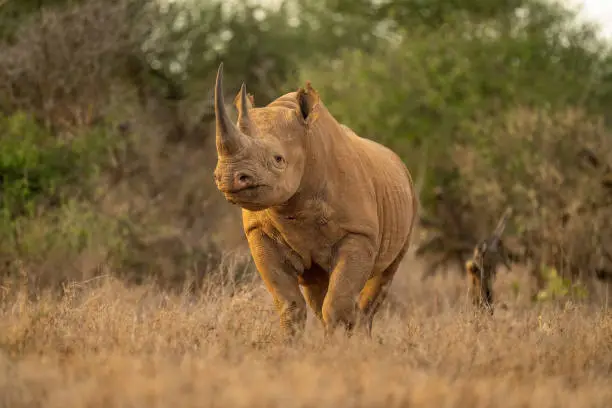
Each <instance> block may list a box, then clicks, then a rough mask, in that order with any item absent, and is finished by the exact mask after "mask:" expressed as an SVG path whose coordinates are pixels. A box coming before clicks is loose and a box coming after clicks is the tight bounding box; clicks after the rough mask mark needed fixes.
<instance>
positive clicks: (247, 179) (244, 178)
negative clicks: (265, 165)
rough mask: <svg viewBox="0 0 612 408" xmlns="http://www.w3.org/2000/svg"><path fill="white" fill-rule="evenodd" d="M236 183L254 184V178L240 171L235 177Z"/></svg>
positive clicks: (243, 184)
mask: <svg viewBox="0 0 612 408" xmlns="http://www.w3.org/2000/svg"><path fill="white" fill-rule="evenodd" d="M234 180H235V182H236V184H238V185H239V186H242V187H245V186H249V185H251V184H253V178H252V177H251V176H249V175H248V174H244V173H238V174H236V176H235V178H234Z"/></svg>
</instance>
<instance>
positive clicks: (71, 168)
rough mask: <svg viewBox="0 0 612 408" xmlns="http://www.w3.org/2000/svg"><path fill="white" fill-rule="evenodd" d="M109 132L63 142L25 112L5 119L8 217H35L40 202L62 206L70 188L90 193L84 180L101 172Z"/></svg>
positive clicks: (2, 176) (1, 136)
mask: <svg viewBox="0 0 612 408" xmlns="http://www.w3.org/2000/svg"><path fill="white" fill-rule="evenodd" d="M106 136H109V134H108V133H107V132H105V131H104V130H101V129H95V128H94V129H90V130H89V131H88V132H87V133H85V134H83V135H82V136H81V137H76V138H73V139H72V140H62V139H60V138H58V137H56V136H54V135H52V134H50V133H49V132H47V131H46V130H45V129H44V128H43V127H42V126H40V125H39V124H37V123H36V122H35V121H34V120H33V119H32V118H31V117H30V116H29V115H27V114H25V113H22V112H20V113H16V114H14V115H11V116H8V117H5V118H0V144H1V145H2V149H1V150H0V197H1V201H0V211H1V216H2V219H3V220H4V221H5V222H6V221H9V220H12V219H14V218H16V217H20V216H26V217H31V216H33V215H34V214H35V212H36V210H37V208H38V207H40V206H45V207H49V206H50V207H55V206H58V205H59V204H60V202H61V201H62V197H63V196H64V195H65V194H64V193H66V190H67V189H69V188H70V187H75V188H74V189H72V190H71V191H70V193H71V196H72V197H78V196H79V188H80V189H81V191H80V192H81V193H85V192H86V190H83V187H84V185H83V182H85V181H87V179H88V178H89V177H90V176H91V175H93V174H94V173H95V172H96V171H97V169H98V165H99V163H97V162H99V161H100V157H104V156H103V155H102V154H100V152H101V149H105V148H107V146H105V144H106V143H107V142H110V138H109V137H106ZM109 147H110V146H109ZM79 183H80V184H79Z"/></svg>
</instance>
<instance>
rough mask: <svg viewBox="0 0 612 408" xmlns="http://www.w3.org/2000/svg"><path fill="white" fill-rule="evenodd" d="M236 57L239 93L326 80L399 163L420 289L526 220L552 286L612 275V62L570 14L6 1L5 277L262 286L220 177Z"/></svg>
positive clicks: (1, 204)
mask: <svg viewBox="0 0 612 408" xmlns="http://www.w3.org/2000/svg"><path fill="white" fill-rule="evenodd" d="M221 61H223V62H224V66H225V74H226V82H225V90H226V92H227V93H228V95H227V97H228V98H233V96H234V95H235V93H236V92H237V91H238V88H239V85H240V83H241V82H242V81H245V82H246V84H247V86H248V89H249V91H250V92H251V93H253V94H254V96H255V102H256V104H257V105H264V104H266V103H268V102H270V101H271V100H273V99H275V98H276V97H278V96H280V95H281V94H283V93H285V92H290V91H293V90H295V89H297V88H298V87H300V86H302V85H303V84H304V83H305V81H307V80H311V81H312V84H313V86H314V87H315V88H316V89H317V90H318V91H319V92H320V93H321V95H322V97H323V100H324V102H325V103H326V105H327V106H328V108H329V109H330V111H331V112H332V114H334V115H335V116H336V118H337V119H338V120H340V121H341V122H343V123H345V124H347V125H348V126H350V127H352V128H353V129H354V130H355V131H356V132H357V133H358V134H360V135H361V136H363V137H367V138H371V139H374V140H377V141H380V142H381V143H384V144H385V145H387V146H389V147H391V148H393V149H394V150H395V151H396V152H398V154H400V155H401V156H402V158H403V159H404V161H405V163H406V164H407V166H408V167H409V169H410V170H411V171H412V173H413V176H414V179H415V180H416V182H417V186H418V189H419V198H420V201H421V204H422V207H423V208H422V211H421V217H422V219H421V225H420V228H419V229H418V236H416V237H415V245H416V246H417V247H418V251H417V255H418V256H419V257H422V258H423V259H425V260H426V262H427V265H429V267H428V268H427V269H426V270H425V271H423V274H424V276H425V277H426V276H431V275H433V274H435V273H437V271H438V270H440V267H444V266H452V267H454V268H455V270H461V266H462V263H463V262H464V261H465V260H466V258H467V257H468V256H469V255H470V253H471V251H472V248H473V247H474V245H475V244H476V243H477V242H478V241H479V240H481V239H483V238H485V237H486V236H487V234H489V233H490V232H491V231H492V230H493V228H494V226H495V223H496V222H497V219H498V218H499V216H500V215H501V213H502V212H503V210H504V208H506V207H507V206H511V207H512V208H513V216H512V218H511V221H510V223H509V225H508V228H507V230H506V232H505V235H504V237H505V238H504V245H505V246H504V247H505V248H506V249H507V252H508V253H509V254H511V255H512V259H513V260H514V261H515V262H516V263H519V264H521V263H522V264H524V265H527V266H528V267H529V268H531V270H532V272H533V274H534V276H535V277H536V280H537V281H539V282H540V284H542V279H540V278H541V276H542V275H543V272H542V271H544V270H549V269H550V268H554V270H555V271H556V272H558V274H559V275H560V276H563V277H565V278H566V279H570V280H581V281H593V282H601V281H602V280H604V281H605V280H606V279H610V278H612V273H611V272H610V271H612V256H611V255H610V252H611V249H610V248H611V247H610V245H611V244H612V236H611V229H610V225H609V223H610V215H611V209H610V204H611V200H612V191H611V190H610V188H611V186H612V175H611V173H610V169H609V163H612V155H611V149H610V145H611V142H612V140H611V139H610V135H611V134H612V133H611V132H610V126H611V124H610V119H612V118H611V117H610V115H611V112H612V111H611V110H610V108H611V107H612V54H611V52H610V44H609V43H608V42H606V41H605V40H603V39H601V38H599V37H598V35H597V30H596V28H595V27H594V26H592V25H591V24H590V23H587V22H584V21H583V20H580V19H577V18H576V14H575V12H574V11H572V10H570V9H568V8H566V7H564V6H562V5H560V4H557V3H553V2H550V1H543V0H500V1H491V0H452V1H450V0H429V1H426V0H403V1H400V0H377V1H374V0H286V1H276V2H267V3H265V4H264V3H262V2H255V1H246V0H234V1H232V2H227V1H223V0H209V1H205V0H201V1H194V0H184V1H174V2H168V1H161V0H160V1H154V0H73V1H71V0H45V1H43V0H0V115H1V116H0V274H1V275H2V277H3V279H5V280H6V281H11V280H13V281H14V280H19V281H26V282H27V283H28V284H29V285H30V286H31V287H32V288H40V287H61V284H62V283H65V282H66V281H67V280H75V279H76V280H82V279H88V278H90V277H93V276H96V275H99V274H104V273H112V274H117V275H121V276H123V277H125V278H126V279H129V280H131V281H133V282H135V283H138V282H143V281H147V280H154V281H155V282H157V283H159V284H160V285H162V286H165V287H168V288H178V289H181V290H184V289H189V290H193V289H197V288H198V287H200V286H201V285H202V282H203V281H205V280H207V279H213V277H214V279H222V280H230V281H240V280H241V279H243V277H244V276H247V275H249V274H252V271H253V265H252V262H251V260H250V257H249V255H248V252H247V253H245V251H244V248H245V241H244V237H243V233H242V230H241V227H240V219H239V211H238V209H237V208H235V207H233V206H230V205H229V204H227V203H226V202H225V201H224V200H223V198H222V197H221V195H220V194H219V193H218V192H217V191H216V190H215V188H214V184H213V178H212V169H213V168H214V165H215V160H216V156H215V150H214V140H212V139H213V138H214V127H213V122H212V120H213V118H214V114H213V111H212V102H213V101H212V88H213V84H214V77H215V74H216V69H217V67H218V64H219V63H220V62H221ZM230 100H231V99H230ZM213 272H214V273H213ZM598 284H599V283H598Z"/></svg>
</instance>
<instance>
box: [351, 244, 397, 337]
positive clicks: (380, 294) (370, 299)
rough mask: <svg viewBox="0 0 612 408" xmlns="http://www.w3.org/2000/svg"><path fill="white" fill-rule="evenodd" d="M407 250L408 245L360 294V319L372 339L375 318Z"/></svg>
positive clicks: (368, 282)
mask: <svg viewBox="0 0 612 408" xmlns="http://www.w3.org/2000/svg"><path fill="white" fill-rule="evenodd" d="M407 250H408V245H406V246H404V248H403V249H402V251H401V252H400V253H399V254H398V256H397V257H396V258H395V260H394V261H393V262H392V263H391V265H389V266H388V267H387V269H385V270H384V271H382V273H377V274H374V276H372V277H371V278H370V279H368V281H367V282H366V284H365V286H364V287H363V289H362V290H361V293H360V294H359V310H360V312H361V313H360V318H361V319H363V322H364V323H363V327H364V329H365V330H366V334H367V336H368V337H372V322H373V320H374V316H375V315H376V312H378V310H379V308H380V305H381V304H382V303H383V302H384V301H385V299H386V298H387V294H388V293H389V288H390V286H391V282H392V281H393V277H394V276H395V273H396V272H397V270H398V268H399V266H400V264H401V263H402V259H404V255H406V251H407Z"/></svg>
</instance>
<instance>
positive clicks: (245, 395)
mask: <svg viewBox="0 0 612 408" xmlns="http://www.w3.org/2000/svg"><path fill="white" fill-rule="evenodd" d="M419 273H420V271H418V265H417V264H415V262H414V261H413V260H410V259H409V260H407V261H406V263H405V265H404V267H403V269H402V270H401V271H400V272H399V275H398V277H397V281H396V283H395V286H394V292H393V296H392V298H391V300H392V301H390V302H389V303H388V306H387V308H386V309H385V310H383V311H382V312H381V314H380V315H379V316H378V319H377V320H376V321H375V327H374V338H373V339H372V340H371V341H368V340H366V339H364V338H360V337H354V338H352V339H348V340H347V339H343V338H341V337H340V336H338V338H335V339H333V340H332V341H331V343H329V344H324V342H323V335H322V329H321V328H320V326H319V325H318V322H316V321H313V320H311V317H309V324H308V331H307V334H306V336H305V338H304V339H303V341H302V343H300V344H299V345H296V346H288V345H283V344H281V343H280V342H278V337H277V336H278V329H277V320H276V314H275V312H274V311H273V309H272V305H271V302H270V298H269V296H268V294H267V292H266V291H265V289H264V288H263V286H262V285H261V284H260V281H259V280H257V279H255V283H254V284H253V285H248V286H246V287H243V288H240V289H237V291H236V292H235V293H234V294H230V293H229V292H226V291H225V290H224V289H222V288H217V289H216V290H208V291H206V292H204V294H202V296H199V297H197V298H196V297H193V296H189V295H182V296H180V295H169V294H165V293H162V292H160V291H158V290H155V289H154V288H153V287H152V286H140V287H133V288H130V287H127V286H125V285H124V284H123V283H121V282H120V281H116V280H113V279H110V278H108V279H107V278H102V279H98V280H95V281H91V282H86V283H80V284H75V285H72V286H70V287H68V288H67V291H66V295H65V296H64V297H63V298H62V299H54V298H52V297H51V296H47V295H41V296H40V297H39V298H37V299H34V300H32V299H27V298H26V297H25V296H24V295H23V294H20V292H19V291H15V290H12V289H10V288H5V289H6V290H5V291H4V293H3V300H2V302H1V307H0V349H1V352H0V405H1V406H3V407H43V406H44V407H58V408H59V407H74V408H78V407H173V408H178V407H334V406H341V407H370V406H372V407H374V406H385V407H387V408H390V407H419V406H426V407H525V406H534V407H535V406H537V407H541V408H544V407H551V408H552V407H555V408H557V407H605V406H611V404H612V314H611V313H610V311H608V310H607V308H605V307H603V306H597V305H595V306H593V305H590V306H586V305H578V304H572V303H567V302H565V303H557V304H551V303H548V304H545V305H536V306H534V305H531V304H529V302H528V301H527V300H526V293H525V294H524V295H523V294H521V293H520V292H519V294H518V295H516V293H512V291H511V290H510V289H509V287H510V282H511V280H512V279H516V278H517V275H516V274H515V273H512V274H505V273H501V274H500V276H499V279H498V281H497V282H496V290H497V292H498V293H499V297H500V302H503V303H504V304H505V305H506V306H507V307H505V308H499V309H498V311H497V312H496V315H495V316H494V317H493V318H490V317H486V316H480V315H476V314H474V313H473V312H472V311H471V308H470V306H469V303H468V298H467V294H466V291H465V287H464V285H463V281H462V280H460V279H459V278H457V277H454V276H453V275H450V276H449V277H448V278H446V279H444V278H443V277H437V278H435V279H433V280H430V281H426V282H421V281H420V280H419ZM518 278H519V280H520V279H523V278H524V277H521V276H519V277H518ZM521 284H524V282H523V283H521Z"/></svg>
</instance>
